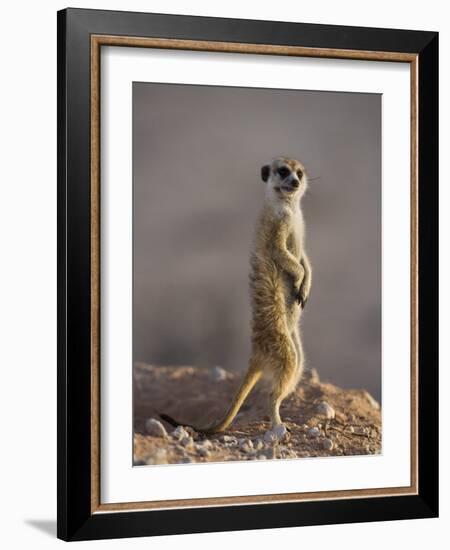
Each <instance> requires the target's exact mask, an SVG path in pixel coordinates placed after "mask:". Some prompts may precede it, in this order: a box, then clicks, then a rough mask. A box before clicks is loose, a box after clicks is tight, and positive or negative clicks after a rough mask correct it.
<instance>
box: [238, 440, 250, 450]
mask: <svg viewBox="0 0 450 550" xmlns="http://www.w3.org/2000/svg"><path fill="white" fill-rule="evenodd" d="M239 449H240V450H241V451H243V452H244V453H251V452H252V451H253V441H252V440H251V439H245V440H244V441H242V442H241V444H240V445H239Z"/></svg>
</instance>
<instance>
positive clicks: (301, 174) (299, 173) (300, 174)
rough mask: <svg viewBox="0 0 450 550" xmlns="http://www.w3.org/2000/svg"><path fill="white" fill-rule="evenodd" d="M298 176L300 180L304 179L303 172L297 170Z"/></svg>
mask: <svg viewBox="0 0 450 550" xmlns="http://www.w3.org/2000/svg"><path fill="white" fill-rule="evenodd" d="M297 176H298V179H299V180H301V179H302V177H303V172H302V171H301V170H297Z"/></svg>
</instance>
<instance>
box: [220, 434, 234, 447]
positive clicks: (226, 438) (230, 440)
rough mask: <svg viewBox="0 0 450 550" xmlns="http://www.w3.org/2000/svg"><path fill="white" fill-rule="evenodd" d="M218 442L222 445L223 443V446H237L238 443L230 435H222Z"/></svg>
mask: <svg viewBox="0 0 450 550" xmlns="http://www.w3.org/2000/svg"><path fill="white" fill-rule="evenodd" d="M220 440H221V441H222V443H225V445H237V442H238V441H237V439H236V438H235V437H233V436H232V435H223V436H222V437H221V438H220Z"/></svg>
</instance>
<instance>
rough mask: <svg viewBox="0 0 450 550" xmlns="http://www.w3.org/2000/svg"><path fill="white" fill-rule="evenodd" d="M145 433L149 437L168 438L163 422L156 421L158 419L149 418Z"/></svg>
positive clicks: (146, 422)
mask: <svg viewBox="0 0 450 550" xmlns="http://www.w3.org/2000/svg"><path fill="white" fill-rule="evenodd" d="M145 431H146V432H147V433H148V435H152V436H154V437H164V438H166V437H168V434H167V432H166V428H164V426H163V425H162V424H161V422H160V421H159V420H156V418H147V420H146V421H145Z"/></svg>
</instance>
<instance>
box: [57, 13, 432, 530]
mask: <svg viewBox="0 0 450 550" xmlns="http://www.w3.org/2000/svg"><path fill="white" fill-rule="evenodd" d="M437 82H438V35H437V33H434V32H428V31H417V30H414V31H412V30H401V31H400V30H394V29H386V28H382V29H379V28H377V29H376V28H367V29H362V28H357V27H345V26H336V25H332V26H329V25H320V24H306V23H292V22H274V21H251V20H241V19H233V20H232V19H222V18H211V17H191V16H172V15H165V14H151V13H132V12H113V11H108V12H105V11H101V10H82V9H72V8H70V9H67V10H62V11H61V12H59V13H58V537H60V538H62V539H63V540H89V539H101V538H113V537H137V536H155V535H166V534H181V533H193V532H197V533H200V532H206V531H221V532H223V531H229V530H233V531H235V530H241V529H270V528H277V527H291V526H301V525H322V524H330V523H343V522H348V523H352V522H366V521H387V520H393V519H407V518H425V517H436V516H437V514H438V469H437V462H438V423H437V411H438V371H437V350H438V342H437V334H438V330H437V328H438V307H437V303H438V301H437V299H438V295H437V294H438V293H437V288H438V285H437V273H438V270H437V265H438V248H437V244H438V239H437V228H438V220H437V216H436V212H437V211H438V173H437V164H438V163H437V151H438V148H437V146H436V144H437V142H438V132H437V120H438V118H437V104H438V103H437V99H438V98H437V95H438V86H437ZM399 502H401V503H402V506H399Z"/></svg>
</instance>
